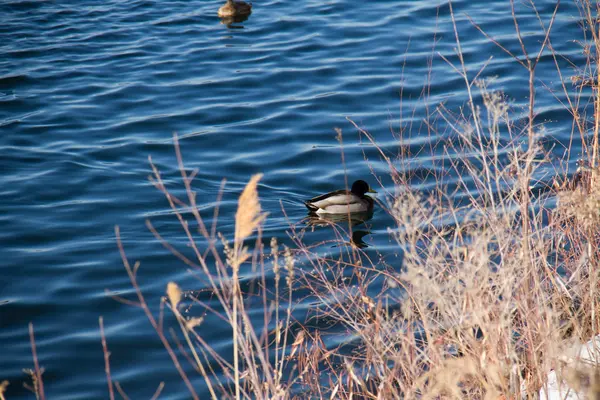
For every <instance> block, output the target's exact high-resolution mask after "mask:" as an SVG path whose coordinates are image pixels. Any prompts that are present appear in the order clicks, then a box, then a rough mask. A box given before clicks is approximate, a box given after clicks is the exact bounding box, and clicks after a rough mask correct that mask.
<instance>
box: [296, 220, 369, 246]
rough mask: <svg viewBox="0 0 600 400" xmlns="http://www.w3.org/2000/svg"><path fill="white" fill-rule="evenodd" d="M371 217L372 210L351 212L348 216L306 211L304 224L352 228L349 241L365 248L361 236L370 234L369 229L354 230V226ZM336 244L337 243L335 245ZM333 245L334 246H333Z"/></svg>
mask: <svg viewBox="0 0 600 400" xmlns="http://www.w3.org/2000/svg"><path fill="white" fill-rule="evenodd" d="M371 218H373V212H372V211H371V212H364V213H353V214H351V215H350V216H348V214H316V213H308V216H307V218H306V225H308V226H310V227H313V228H314V227H321V228H322V227H327V226H331V227H333V226H336V225H337V226H339V227H341V228H343V229H344V230H345V229H351V230H352V236H351V239H350V242H349V243H345V244H352V245H354V246H356V247H358V248H361V249H363V248H366V247H369V246H368V245H367V244H366V243H365V242H364V241H363V237H365V236H366V235H368V234H370V233H371V232H370V231H369V230H364V229H359V230H355V229H354V228H355V227H357V226H360V225H363V224H364V223H365V222H367V221H368V220H370V219H371ZM335 246H337V245H335ZM335 246H334V247H335Z"/></svg>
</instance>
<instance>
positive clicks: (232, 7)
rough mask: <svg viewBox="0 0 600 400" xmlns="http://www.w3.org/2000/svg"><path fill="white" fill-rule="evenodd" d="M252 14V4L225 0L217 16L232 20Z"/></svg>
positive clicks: (238, 0) (239, 0)
mask: <svg viewBox="0 0 600 400" xmlns="http://www.w3.org/2000/svg"><path fill="white" fill-rule="evenodd" d="M251 12H252V4H250V3H246V2H245V1H241V0H237V1H234V0H227V1H226V2H225V5H223V6H222V7H221V8H219V12H218V15H219V17H221V18H233V17H242V16H246V15H249V14H250V13H251Z"/></svg>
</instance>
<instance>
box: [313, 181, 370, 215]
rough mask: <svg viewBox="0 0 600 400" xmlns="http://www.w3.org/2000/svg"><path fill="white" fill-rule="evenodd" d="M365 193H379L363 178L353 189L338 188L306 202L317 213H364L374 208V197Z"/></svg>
mask: <svg viewBox="0 0 600 400" xmlns="http://www.w3.org/2000/svg"><path fill="white" fill-rule="evenodd" d="M365 193H377V192H375V191H374V190H373V189H371V188H370V187H369V184H368V183H367V182H365V181H363V180H358V181H356V182H354V183H353V184H352V189H351V190H350V191H347V190H336V191H335V192H331V193H327V194H323V195H321V196H317V197H313V198H312V199H310V200H307V201H305V202H304V204H305V205H306V207H307V208H308V209H309V210H310V211H311V212H313V213H317V214H348V213H360V212H362V213H364V212H370V211H372V210H373V202H374V201H373V198H372V197H369V196H365Z"/></svg>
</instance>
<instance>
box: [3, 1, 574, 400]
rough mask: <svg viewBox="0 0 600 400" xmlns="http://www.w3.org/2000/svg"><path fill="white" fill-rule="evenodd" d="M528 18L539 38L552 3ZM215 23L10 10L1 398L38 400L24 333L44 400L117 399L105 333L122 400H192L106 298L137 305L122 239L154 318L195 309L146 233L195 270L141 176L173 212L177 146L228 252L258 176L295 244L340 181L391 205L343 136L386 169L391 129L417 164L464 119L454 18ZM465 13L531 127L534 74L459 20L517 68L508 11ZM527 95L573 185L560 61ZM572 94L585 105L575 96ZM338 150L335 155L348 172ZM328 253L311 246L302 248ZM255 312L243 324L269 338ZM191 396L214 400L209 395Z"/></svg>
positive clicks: (166, 16) (527, 30)
mask: <svg viewBox="0 0 600 400" xmlns="http://www.w3.org/2000/svg"><path fill="white" fill-rule="evenodd" d="M535 4H536V7H537V8H538V11H539V13H540V16H541V18H542V20H543V21H544V23H545V24H546V26H547V24H548V23H549V20H550V17H551V15H552V12H553V10H554V7H555V5H556V3H555V2H553V1H536V3H535ZM220 5H221V3H220V2H215V1H196V0H191V1H164V0H163V1H142V0H133V1H118V0H109V1H104V2H97V1H87V0H78V1H50V0H48V1H15V0H4V1H2V2H0V54H2V56H1V57H0V170H1V171H2V173H1V174H0V205H1V209H2V213H1V214H0V228H1V229H0V243H1V249H2V261H1V262H0V274H1V276H2V277H3V279H2V281H1V283H0V344H1V348H2V351H1V352H0V381H1V380H3V379H7V380H9V381H10V386H9V387H8V392H7V398H8V399H19V398H33V395H32V394H31V393H29V392H27V391H26V390H25V389H23V387H22V383H23V382H26V381H28V378H27V376H26V375H25V374H24V373H23V371H22V370H23V369H24V368H31V367H32V366H33V362H32V357H31V349H30V343H29V335H28V323H29V322H33V324H34V326H35V332H36V341H37V351H38V355H39V360H40V364H41V365H42V366H43V367H44V369H45V373H44V382H45V389H46V394H47V396H48V398H61V399H95V398H108V394H107V386H106V377H105V374H104V361H103V354H102V348H101V344H100V336H99V328H98V318H99V317H100V316H103V317H104V323H105V326H106V336H107V339H108V343H109V347H110V350H111V353H112V356H111V367H112V373H113V379H114V380H116V381H119V382H120V383H121V385H122V386H123V388H124V389H125V391H126V392H127V393H128V394H129V395H130V397H131V398H150V397H151V396H152V394H153V392H154V390H155V388H156V386H157V384H158V382H160V381H164V382H165V389H164V392H163V395H162V396H161V398H164V399H186V398H188V397H189V395H188V392H187V390H186V388H185V386H184V384H183V382H182V381H181V379H180V378H179V376H178V374H177V371H176V370H175V368H174V367H173V364H172V362H171V360H170V358H169V357H168V355H167V354H166V352H165V350H164V348H163V347H162V345H161V343H160V341H159V340H158V338H157V336H156V334H155V333H154V331H153V330H152V328H151V327H150V325H149V323H148V321H147V319H146V317H145V316H144V315H143V313H142V312H141V311H140V310H139V309H136V308H133V307H130V306H127V305H124V304H122V303H119V302H117V301H115V300H114V299H112V298H110V297H109V296H107V295H106V289H109V290H111V291H116V292H119V293H120V294H121V295H123V296H125V297H128V298H129V297H130V296H132V295H133V293H132V290H131V286H130V285H129V280H128V278H127V275H126V274H125V271H124V269H123V266H122V263H121V260H120V257H119V253H118V249H117V246H116V240H115V232H114V227H115V225H118V226H119V227H120V229H121V235H122V238H123V243H124V246H125V248H126V251H127V254H128V256H129V259H130V260H139V261H140V262H141V268H140V271H139V279H140V285H141V288H142V290H143V291H144V293H145V294H146V296H147V297H148V300H149V301H150V302H151V303H152V304H153V310H154V311H156V310H157V308H156V307H155V305H157V304H158V301H159V297H160V296H161V295H163V294H164V292H165V287H166V284H167V282H169V281H171V280H175V281H177V282H178V283H179V284H180V285H181V286H182V287H184V288H187V289H201V288H200V287H198V286H199V283H198V281H196V280H195V279H193V278H191V277H190V275H189V274H188V273H187V270H186V266H185V265H184V264H183V263H181V262H180V261H179V260H177V259H176V258H174V257H173V256H172V255H171V254H170V253H169V252H168V251H167V250H166V249H165V248H164V247H163V246H161V245H160V243H159V242H158V241H157V240H156V239H155V238H154V237H153V235H152V234H151V233H150V232H149V231H148V229H147V228H146V225H145V221H146V219H151V220H152V221H153V223H154V224H155V226H156V227H157V228H158V229H159V230H160V231H161V232H162V234H163V235H164V236H165V237H166V238H168V239H169V240H170V241H171V242H172V243H173V244H176V245H177V244H179V245H180V247H182V248H185V243H186V239H185V236H184V234H183V232H182V231H181V228H180V227H179V224H178V222H177V220H176V218H175V216H174V215H173V213H172V211H171V210H170V208H169V206H168V203H167V202H166V200H165V198H164V196H163V195H162V194H161V193H159V192H158V191H157V190H156V189H155V188H154V187H153V186H152V184H151V183H150V182H149V181H148V175H149V174H150V173H151V169H150V166H149V163H148V156H151V157H152V160H153V161H154V162H155V163H156V165H157V166H158V167H159V168H160V169H161V172H162V176H163V178H164V180H165V182H166V183H167V184H168V185H170V187H172V188H173V190H174V192H175V193H177V194H182V193H183V191H182V185H181V180H180V175H179V172H178V170H177V162H176V158H175V152H174V149H173V140H172V138H173V133H174V132H176V133H177V134H178V135H179V137H180V142H181V148H182V153H183V157H184V159H185V162H186V166H187V167H188V168H189V169H190V170H192V169H197V170H198V175H197V178H196V180H195V189H196V190H197V192H198V204H199V207H200V210H201V212H202V213H203V215H205V216H206V217H207V219H208V220H209V221H210V216H211V215H212V208H213V207H214V205H215V201H216V198H217V195H218V193H219V190H220V187H221V182H222V179H226V180H227V182H226V184H225V186H224V192H223V201H222V204H221V209H220V216H219V229H220V230H221V231H222V232H223V233H224V234H225V235H226V236H227V235H231V233H232V232H233V227H234V215H235V209H236V202H237V198H238V196H239V193H240V191H241V190H242V188H243V187H244V185H245V183H246V182H247V181H248V180H249V178H250V177H251V175H252V174H255V173H259V172H260V173H264V177H263V179H262V180H261V182H260V185H259V193H260V197H261V202H262V206H263V208H264V210H265V211H267V212H269V213H270V215H269V218H268V220H267V222H266V224H265V227H264V236H265V237H268V238H270V237H276V238H277V239H278V240H279V241H280V242H281V243H288V244H291V241H290V239H289V238H288V235H287V233H286V231H287V230H288V229H289V224H290V222H291V223H296V222H298V221H300V220H302V219H303V218H304V217H306V209H305V207H304V205H303V204H302V201H301V200H303V199H305V198H309V197H312V196H314V195H316V194H318V193H323V192H327V191H330V190H334V189H338V188H341V187H343V185H344V174H345V171H346V173H347V174H348V176H349V179H350V180H352V179H360V178H362V179H365V180H367V181H369V182H371V184H372V185H373V186H375V187H376V189H377V190H378V192H379V193H380V194H379V195H378V198H379V200H381V201H383V202H385V193H386V190H389V191H390V192H392V193H393V185H392V181H391V178H390V176H389V173H388V167H387V165H386V164H385V162H383V161H381V160H380V158H379V156H378V152H377V151H376V150H375V149H374V148H373V147H372V146H371V145H369V144H368V143H366V142H365V140H364V139H363V140H362V141H361V140H360V138H359V134H358V132H357V130H356V128H355V127H354V126H353V125H352V124H351V123H350V122H349V121H348V120H347V118H350V119H352V120H353V121H355V122H356V124H358V125H359V126H361V127H364V128H365V129H366V130H368V131H369V132H370V133H371V134H372V135H373V136H374V137H375V138H376V140H377V141H378V143H379V144H380V145H381V146H382V148H383V149H384V150H385V151H389V152H390V154H395V153H397V152H398V144H399V143H398V140H397V135H398V132H399V131H400V129H401V128H403V127H404V128H405V129H406V131H405V133H404V134H403V135H404V145H405V146H408V147H409V148H412V147H414V148H415V149H418V148H420V147H421V146H423V144H427V143H429V142H432V141H435V140H436V137H437V136H438V135H443V132H446V131H447V128H444V127H443V126H439V127H438V128H439V129H440V131H439V132H430V131H428V128H427V126H426V125H425V124H423V122H422V121H423V117H424V116H425V115H426V113H427V112H428V111H429V112H435V107H437V106H438V105H439V104H441V103H443V104H444V105H445V107H446V108H447V109H449V110H452V111H453V112H459V111H460V108H461V107H464V106H465V105H466V103H467V100H468V97H467V94H466V88H465V83H464V80H463V79H462V78H461V76H460V75H459V74H458V73H457V72H456V71H454V70H453V68H452V67H451V66H449V65H448V64H447V63H446V62H445V61H444V60H443V58H442V56H444V57H446V58H447V59H448V60H450V61H452V62H453V63H457V62H458V57H457V56H456V53H455V49H456V41H455V37H454V30H453V26H452V21H451V19H450V13H449V8H448V4H447V3H446V2H440V1H424V0H422V1H391V0H390V1H387V0H380V1H370V2H367V1H342V0H333V1H313V0H308V1H303V2H291V1H282V0H268V1H257V2H256V3H255V4H254V11H253V13H252V15H251V16H250V17H249V19H248V20H247V21H244V22H241V23H235V24H233V25H230V26H227V25H224V24H221V21H220V20H219V18H217V16H216V11H217V9H218V7H219V6H220ZM453 7H454V12H455V15H456V19H457V28H458V32H459V35H460V39H461V45H462V51H463V55H464V59H465V63H466V66H467V68H468V71H469V77H470V78H473V77H474V76H475V75H476V74H477V73H478V71H479V70H480V69H481V68H483V67H484V66H485V69H484V70H483V72H482V73H481V75H480V76H481V78H486V79H490V78H494V80H493V82H491V83H490V84H489V86H490V88H491V89H497V90H502V91H503V92H504V93H505V94H506V96H507V98H508V99H509V100H510V101H511V104H512V106H513V114H512V115H513V116H514V117H515V119H516V122H517V123H518V120H519V119H520V118H525V116H526V115H525V108H524V107H525V106H526V105H527V103H528V97H527V96H528V83H527V82H528V74H527V71H526V70H524V69H523V68H522V67H520V66H519V65H518V64H517V63H516V62H515V61H514V60H513V59H512V58H511V57H510V56H509V55H508V54H506V53H505V52H503V51H502V50H500V49H499V48H498V47H497V46H496V45H494V44H493V43H491V42H490V40H488V39H486V38H485V37H484V36H483V35H482V34H481V33H480V32H479V31H478V30H477V29H476V28H475V27H474V26H473V25H472V24H471V23H470V22H469V19H468V17H470V18H472V19H473V20H474V21H475V22H476V23H477V24H479V25H480V26H481V28H482V29H483V30H485V31H486V32H488V33H489V34H490V35H491V36H493V37H495V38H497V39H498V40H499V41H500V42H501V43H503V44H504V45H505V46H506V47H507V49H508V50H510V51H512V52H514V53H515V54H520V45H519V43H518V42H517V40H516V34H515V29H514V25H513V21H512V16H511V10H510V3H509V2H508V1H506V0H495V1H468V0H459V1H455V2H454V3H453ZM517 13H518V15H519V23H520V29H521V32H522V34H523V37H524V40H525V43H526V45H527V46H529V48H530V49H532V50H531V52H532V54H536V53H537V49H538V48H539V45H540V43H541V42H542V41H543V40H544V34H543V32H542V31H541V30H540V22H539V21H538V19H537V18H536V16H535V14H534V13H533V12H532V11H531V9H530V8H529V7H527V6H524V5H523V4H522V3H518V4H517ZM578 21H579V12H578V9H577V7H576V6H575V4H574V3H573V2H572V1H565V2H562V3H561V4H560V8H559V11H558V14H557V17H556V21H555V22H554V26H553V30H552V34H551V36H550V38H551V42H552V45H553V48H554V51H555V52H556V54H557V55H558V56H559V57H557V60H558V63H559V64H560V66H561V68H562V72H563V74H564V77H565V79H568V78H569V77H570V76H571V75H573V74H575V73H576V71H575V70H574V67H573V65H571V64H570V63H569V62H568V61H567V60H570V61H571V62H572V63H574V65H576V66H579V67H583V65H584V58H583V55H582V53H581V48H580V46H579V45H578V44H576V43H574V42H573V41H574V40H580V39H581V38H582V34H581V30H580V28H579V26H578ZM536 78H537V85H538V92H537V107H538V108H537V111H538V117H537V119H536V122H537V123H540V124H542V123H543V125H544V131H543V134H544V138H543V141H542V143H543V145H544V147H545V148H546V149H547V150H549V151H550V152H551V153H552V154H553V155H555V156H556V157H557V159H561V158H563V156H564V151H565V148H566V147H568V146H569V143H570V142H571V140H573V147H572V151H571V154H570V159H569V160H568V162H569V165H570V166H571V167H573V166H574V165H575V162H576V160H577V158H578V157H579V156H580V153H581V143H580V139H579V135H578V134H573V132H572V119H571V116H570V114H569V112H568V110H567V109H566V108H565V107H564V106H563V105H562V104H561V101H563V102H564V98H565V96H564V94H563V92H562V87H561V80H560V76H559V75H558V73H557V71H556V66H555V60H554V58H553V57H552V56H551V55H550V53H549V52H545V53H544V54H543V55H542V57H541V60H540V64H539V66H538V69H537V76H536ZM427 84H428V85H429V87H428V96H425V97H424V96H423V87H424V86H426V85H427ZM542 85H545V86H546V87H547V88H546V89H540V88H541V87H543V86H542ZM567 88H568V89H569V90H573V89H572V87H571V85H570V82H569V83H567ZM551 91H554V94H553V93H551ZM475 92H476V99H480V95H479V94H478V92H477V91H475ZM335 128H340V129H342V131H343V133H344V136H343V139H344V148H343V150H344V161H345V165H343V164H342V161H341V149H340V144H339V142H338V141H337V140H336V133H335ZM409 128H410V129H409ZM393 133H395V134H393ZM506 139H507V140H508V138H506ZM442 150H443V149H440V151H439V153H437V154H434V155H431V154H428V153H427V152H421V153H418V152H415V154H414V156H413V158H414V159H413V160H412V162H411V165H412V166H414V169H415V170H414V172H415V173H416V174H419V173H421V172H422V171H425V172H423V173H421V175H422V176H424V179H422V180H421V181H420V182H417V183H415V188H416V189H422V190H424V191H426V190H427V189H428V188H430V186H431V185H433V183H434V182H433V180H431V181H430V180H428V179H427V173H426V171H428V168H430V167H431V165H432V162H433V161H435V160H436V159H437V160H443V159H444V157H447V155H446V154H444V153H443V151H442ZM365 158H367V159H368V162H367V161H365ZM371 168H372V171H373V173H374V174H376V175H377V176H378V177H379V178H380V179H381V182H382V184H383V187H380V186H379V185H376V179H375V177H374V176H373V175H372V172H371ZM420 171H421V172H420ZM545 173H547V174H552V172H551V171H546V172H545ZM432 179H433V178H432ZM449 183H451V182H449ZM457 196H460V194H457ZM282 207H283V208H284V209H285V214H284V212H283V211H282ZM391 224H392V221H391V219H390V218H389V216H388V215H387V214H386V213H385V212H384V211H382V210H381V209H379V208H377V209H376V211H375V214H374V216H373V218H372V219H371V220H370V221H368V226H369V230H370V234H369V235H366V236H365V237H364V238H363V240H364V241H365V243H366V244H368V246H369V247H368V248H366V249H365V251H367V253H370V254H372V255H373V256H374V257H378V256H377V253H380V255H381V256H382V257H384V258H386V259H387V260H388V261H389V262H390V263H392V264H393V263H398V264H399V261H398V260H399V259H398V258H397V252H398V249H397V246H396V245H395V244H394V242H393V240H392V239H391V238H390V236H389V234H388V230H387V229H388V227H389V226H391ZM330 236H331V230H330V229H327V228H322V229H319V228H317V229H315V231H314V232H311V233H310V234H308V235H307V236H306V239H307V240H309V241H313V240H314V241H315V242H317V241H320V240H327V239H328V238H330ZM267 243H268V241H267ZM258 306H259V304H257V307H258ZM259 311H260V310H258V309H257V310H256V313H255V314H253V315H256V316H257V319H258V321H259V322H260V320H261V318H262V312H261V311H260V312H259ZM302 311H303V310H302V307H298V312H299V314H298V318H301V313H302ZM172 322H173V321H171V323H172ZM203 329H204V330H203ZM200 332H201V333H202V334H203V335H205V337H206V338H207V340H209V341H211V343H213V344H214V345H215V347H216V348H218V349H219V348H221V349H225V350H224V351H230V350H228V349H230V347H229V345H230V343H231V333H230V328H229V329H228V328H227V326H225V325H224V324H223V323H222V322H220V321H219V320H217V319H214V320H211V319H208V320H207V321H206V322H205V324H204V325H203V327H202V328H201V329H200ZM194 384H195V385H196V387H197V388H198V391H199V392H200V393H203V398H204V396H206V393H207V392H206V388H205V386H204V383H203V382H202V381H201V379H197V380H195V381H194Z"/></svg>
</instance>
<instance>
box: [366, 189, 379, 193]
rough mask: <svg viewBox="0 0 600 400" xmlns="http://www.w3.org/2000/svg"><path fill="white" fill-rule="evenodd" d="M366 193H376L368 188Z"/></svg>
mask: <svg viewBox="0 0 600 400" xmlns="http://www.w3.org/2000/svg"><path fill="white" fill-rule="evenodd" d="M367 193H377V192H376V191H375V190H373V189H371V188H369V190H368V191H367Z"/></svg>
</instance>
